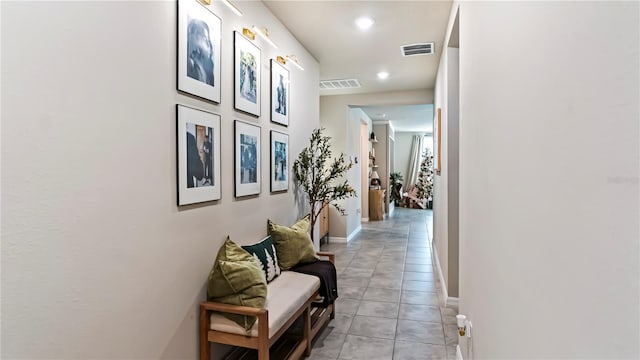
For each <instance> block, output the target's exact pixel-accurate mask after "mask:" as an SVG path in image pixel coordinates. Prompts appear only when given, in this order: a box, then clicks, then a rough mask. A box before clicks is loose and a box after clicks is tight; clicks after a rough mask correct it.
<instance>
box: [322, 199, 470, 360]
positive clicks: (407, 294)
mask: <svg viewBox="0 0 640 360" xmlns="http://www.w3.org/2000/svg"><path fill="white" fill-rule="evenodd" d="M432 220H433V219H432V212H431V210H415V209H405V208H396V209H395V211H394V212H393V215H392V216H391V217H390V218H389V219H387V220H384V221H376V222H368V223H363V225H362V230H361V231H360V233H359V234H358V235H357V236H356V237H355V238H354V239H353V240H351V241H350V242H349V243H348V244H337V243H330V244H325V245H323V246H322V250H326V251H332V252H334V253H335V254H336V268H337V270H338V293H339V299H338V300H337V302H336V318H335V319H334V320H333V321H332V322H331V323H330V324H329V325H328V326H327V328H325V329H324V331H323V333H322V334H321V335H320V336H319V337H318V339H317V340H316V342H315V343H314V346H313V351H312V355H311V357H310V359H322V360H328V359H332V360H336V359H367V360H391V359H394V360H411V359H446V358H448V359H455V351H456V345H455V344H456V343H457V340H458V336H457V329H456V325H455V322H456V319H455V315H456V310H455V309H452V308H446V307H444V299H441V298H440V295H439V294H440V292H439V291H438V289H439V287H440V282H439V280H438V279H437V273H436V271H435V268H434V265H433V264H434V261H433V260H432V249H431V246H430V243H429V240H428V239H429V233H428V231H429V230H430V229H432V227H431V224H432V222H433V221H432ZM427 223H428V224H429V230H428V228H427Z"/></svg>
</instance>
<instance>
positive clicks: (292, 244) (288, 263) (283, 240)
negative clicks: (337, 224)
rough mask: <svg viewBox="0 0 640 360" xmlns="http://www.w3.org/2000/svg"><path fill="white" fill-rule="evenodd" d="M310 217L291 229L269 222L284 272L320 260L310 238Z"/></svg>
mask: <svg viewBox="0 0 640 360" xmlns="http://www.w3.org/2000/svg"><path fill="white" fill-rule="evenodd" d="M310 218H311V216H310V215H307V216H305V217H304V218H302V219H301V220H299V221H298V222H297V223H295V224H293V226H291V227H286V226H282V225H278V224H275V223H274V222H272V221H271V220H268V227H269V235H271V237H272V238H273V243H274V244H275V246H276V251H277V253H278V263H279V264H280V268H281V269H282V270H289V269H291V268H292V267H294V266H296V265H297V264H300V263H310V262H315V261H317V260H318V257H317V256H316V251H315V250H314V248H313V243H312V242H311V238H310V237H309V222H310Z"/></svg>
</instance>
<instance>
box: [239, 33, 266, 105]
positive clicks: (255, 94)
mask: <svg viewBox="0 0 640 360" xmlns="http://www.w3.org/2000/svg"><path fill="white" fill-rule="evenodd" d="M233 36H234V48H235V53H234V58H233V59H234V61H233V63H234V71H233V73H234V107H235V109H236V110H239V111H243V112H245V113H247V114H251V115H255V116H260V66H261V65H260V63H261V62H260V48H259V47H258V46H257V45H255V44H254V43H252V42H251V41H250V40H248V39H247V38H245V37H244V36H243V35H242V34H241V33H239V32H237V31H234V32H233Z"/></svg>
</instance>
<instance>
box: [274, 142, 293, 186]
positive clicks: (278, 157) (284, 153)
mask: <svg viewBox="0 0 640 360" xmlns="http://www.w3.org/2000/svg"><path fill="white" fill-rule="evenodd" d="M287 190H289V135H287V134H284V133H281V132H279V131H274V130H271V192H279V191H287Z"/></svg>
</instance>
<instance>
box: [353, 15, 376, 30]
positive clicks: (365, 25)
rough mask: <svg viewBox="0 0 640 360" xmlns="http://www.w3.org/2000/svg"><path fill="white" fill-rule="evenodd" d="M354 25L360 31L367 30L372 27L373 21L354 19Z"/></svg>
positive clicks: (366, 18)
mask: <svg viewBox="0 0 640 360" xmlns="http://www.w3.org/2000/svg"><path fill="white" fill-rule="evenodd" d="M356 25H358V27H359V28H360V29H362V30H367V29H368V28H370V27H372V26H373V20H372V19H371V18H368V17H365V16H363V17H361V18H357V19H356Z"/></svg>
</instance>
